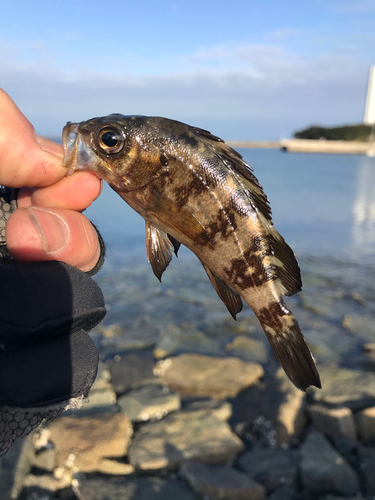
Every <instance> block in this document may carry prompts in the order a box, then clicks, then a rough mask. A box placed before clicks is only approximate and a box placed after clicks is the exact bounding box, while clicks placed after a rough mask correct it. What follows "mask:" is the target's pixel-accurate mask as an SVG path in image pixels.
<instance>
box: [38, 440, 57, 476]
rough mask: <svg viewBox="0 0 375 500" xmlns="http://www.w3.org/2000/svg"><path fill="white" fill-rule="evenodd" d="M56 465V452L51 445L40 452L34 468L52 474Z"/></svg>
mask: <svg viewBox="0 0 375 500" xmlns="http://www.w3.org/2000/svg"><path fill="white" fill-rule="evenodd" d="M55 463H56V451H55V449H54V447H53V446H52V445H51V446H49V447H46V448H44V449H42V450H40V451H39V452H38V453H37V454H36V455H35V458H34V462H33V467H36V468H37V469H41V470H43V471H46V472H52V471H53V469H54V468H55Z"/></svg>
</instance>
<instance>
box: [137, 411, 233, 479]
mask: <svg viewBox="0 0 375 500" xmlns="http://www.w3.org/2000/svg"><path fill="white" fill-rule="evenodd" d="M242 449H243V443H242V441H241V440H240V439H239V438H238V437H237V436H236V435H235V434H234V433H233V432H232V430H231V428H230V427H229V425H228V424H227V423H226V422H224V421H223V420H221V419H219V418H217V417H216V416H215V415H214V414H213V413H212V412H211V411H210V410H195V411H180V412H176V413H173V414H170V415H167V417H165V418H164V419H163V420H160V421H158V422H152V423H147V424H145V425H143V426H141V427H140V428H139V429H138V430H137V432H136V433H135V435H134V439H133V441H132V443H131V445H130V448H129V453H128V458H129V462H130V463H131V464H132V465H134V467H136V468H137V469H142V470H157V469H164V468H167V469H175V468H177V467H178V465H179V464H180V463H181V462H182V461H184V460H186V459H190V458H199V460H201V461H203V462H207V463H213V464H215V463H225V462H227V461H228V460H230V459H231V458H232V457H233V456H234V455H236V454H237V453H239V452H240V451H242Z"/></svg>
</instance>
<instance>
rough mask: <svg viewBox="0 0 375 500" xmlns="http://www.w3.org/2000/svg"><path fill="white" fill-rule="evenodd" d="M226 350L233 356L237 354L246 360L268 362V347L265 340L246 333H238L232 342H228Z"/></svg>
mask: <svg viewBox="0 0 375 500" xmlns="http://www.w3.org/2000/svg"><path fill="white" fill-rule="evenodd" d="M226 350H227V352H228V353H229V354H231V355H232V356H237V357H239V358H241V359H245V360H246V361H255V362H257V363H266V362H267V359H268V349H267V347H266V344H265V342H263V341H261V340H257V339H253V338H251V337H246V336H245V335H238V336H237V337H235V338H234V339H233V341H232V342H230V343H229V344H227V346H226Z"/></svg>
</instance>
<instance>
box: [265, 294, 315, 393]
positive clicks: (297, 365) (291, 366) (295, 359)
mask: <svg viewBox="0 0 375 500" xmlns="http://www.w3.org/2000/svg"><path fill="white" fill-rule="evenodd" d="M257 316H258V319H259V321H260V323H261V325H262V328H263V330H264V332H265V334H266V336H267V339H268V341H269V343H270V344H271V347H272V350H273V352H274V353H275V355H276V357H277V359H278V360H279V361H280V364H281V366H282V367H283V369H284V371H285V373H286V374H287V375H288V377H289V378H290V380H291V381H292V382H293V384H294V385H295V386H296V387H297V388H298V389H301V390H302V391H305V390H306V389H307V388H308V387H309V386H310V385H314V386H315V387H318V388H321V387H322V385H321V382H320V377H319V373H318V370H317V368H316V366H315V362H314V359H313V357H312V355H311V352H310V349H309V348H308V346H307V343H306V340H305V338H304V336H303V335H302V332H301V330H300V327H299V325H298V323H297V320H296V318H295V317H294V316H293V314H292V313H291V312H290V311H289V309H288V308H287V307H286V306H285V304H284V302H283V301H282V300H280V302H273V303H272V304H270V305H269V306H268V307H264V308H262V309H260V311H259V312H258V313H257Z"/></svg>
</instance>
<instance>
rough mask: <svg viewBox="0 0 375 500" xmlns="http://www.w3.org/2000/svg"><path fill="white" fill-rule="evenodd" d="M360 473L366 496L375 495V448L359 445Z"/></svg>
mask: <svg viewBox="0 0 375 500" xmlns="http://www.w3.org/2000/svg"><path fill="white" fill-rule="evenodd" d="M358 455H359V459H360V467H361V474H362V478H363V482H364V485H365V492H366V495H367V496H368V497H370V495H371V498H373V495H375V448H366V447H364V446H360V447H359V450H358Z"/></svg>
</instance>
